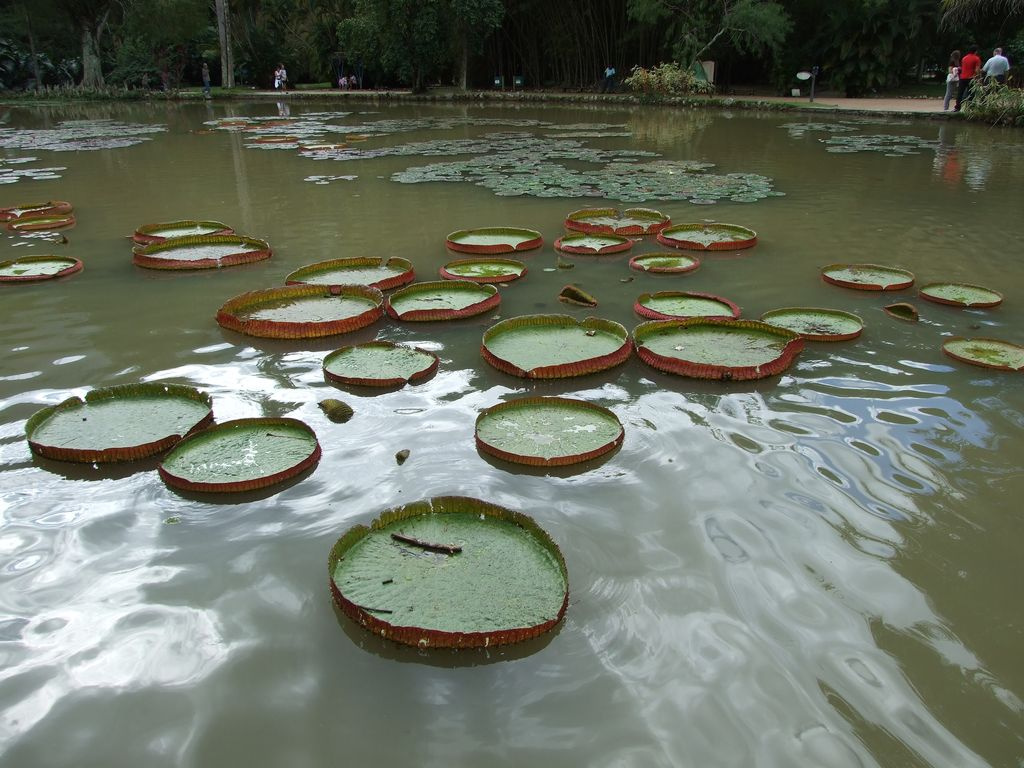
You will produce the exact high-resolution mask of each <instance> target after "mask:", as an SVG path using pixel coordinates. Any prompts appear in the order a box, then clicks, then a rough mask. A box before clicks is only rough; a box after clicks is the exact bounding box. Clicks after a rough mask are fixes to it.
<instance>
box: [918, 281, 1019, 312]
mask: <svg viewBox="0 0 1024 768" xmlns="http://www.w3.org/2000/svg"><path fill="white" fill-rule="evenodd" d="M919 295H920V296H921V298H922V299H927V300H928V301H934V302H936V303H938V304H950V305H953V306H958V307H975V308H979V309H980V308H985V307H995V306H998V305H999V304H1001V303H1002V302H1003V295H1002V294H1001V293H999V291H993V290H992V289H991V288H985V287H983V286H980V285H970V284H968V283H929V284H928V285H922V286H921V289H920V291H919Z"/></svg>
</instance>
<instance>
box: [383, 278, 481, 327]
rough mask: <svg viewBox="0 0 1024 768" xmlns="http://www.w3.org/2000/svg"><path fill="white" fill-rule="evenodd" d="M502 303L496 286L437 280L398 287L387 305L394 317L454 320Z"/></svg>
mask: <svg viewBox="0 0 1024 768" xmlns="http://www.w3.org/2000/svg"><path fill="white" fill-rule="evenodd" d="M500 303H501V297H500V296H499V295H498V289H497V288H495V287H494V286H493V285H481V284H479V283H474V282H472V281H470V280H435V281H433V282H427V283H413V284H411V285H407V286H406V287H405V288H400V289H398V290H397V291H395V292H394V293H393V294H391V295H390V296H389V297H388V298H387V302H386V305H385V308H386V310H387V313H388V316H389V317H392V318H394V319H395V320H407V321H424V320H455V319H459V318H463V317H473V316H474V315H479V314H482V313H484V312H489V311H491V310H492V309H494V308H495V307H497V306H498V305H499V304H500Z"/></svg>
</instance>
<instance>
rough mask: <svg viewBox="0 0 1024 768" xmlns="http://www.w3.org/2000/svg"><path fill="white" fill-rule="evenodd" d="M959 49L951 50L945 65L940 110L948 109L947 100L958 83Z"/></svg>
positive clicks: (951, 97)
mask: <svg viewBox="0 0 1024 768" xmlns="http://www.w3.org/2000/svg"><path fill="white" fill-rule="evenodd" d="M960 59H961V54H960V51H953V52H952V53H951V54H949V65H948V66H947V67H946V95H945V97H944V98H943V99H942V111H943V112H945V111H946V110H948V109H949V102H951V101H952V100H953V96H955V95H956V92H957V88H958V87H959V85H960Z"/></svg>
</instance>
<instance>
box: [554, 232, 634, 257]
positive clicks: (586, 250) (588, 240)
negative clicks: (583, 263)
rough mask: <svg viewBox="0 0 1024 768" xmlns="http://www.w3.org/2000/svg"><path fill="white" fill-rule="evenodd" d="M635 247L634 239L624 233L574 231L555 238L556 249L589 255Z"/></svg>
mask: <svg viewBox="0 0 1024 768" xmlns="http://www.w3.org/2000/svg"><path fill="white" fill-rule="evenodd" d="M632 247H633V241H632V240H630V239H629V238H628V237H623V236H622V235H605V234H588V233H586V232H574V233H572V234H570V235H562V236H561V237H560V238H558V239H557V240H555V250H556V251H562V252H563V253H577V254H583V255H589V256H604V255H605V254H610V253H622V252H623V251H628V250H629V249H630V248H632Z"/></svg>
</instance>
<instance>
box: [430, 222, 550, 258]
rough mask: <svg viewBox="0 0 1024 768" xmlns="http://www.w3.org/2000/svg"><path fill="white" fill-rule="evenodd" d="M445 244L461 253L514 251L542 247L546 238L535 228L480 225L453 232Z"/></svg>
mask: <svg viewBox="0 0 1024 768" xmlns="http://www.w3.org/2000/svg"><path fill="white" fill-rule="evenodd" d="M474 240H476V241H478V242H474ZM445 245H446V246H447V247H448V248H449V249H450V250H453V251H459V252H461V253H491V254H493V253H514V252H516V251H532V250H534V249H535V248H540V247H541V246H542V245H544V238H543V237H541V234H540V232H537V231H536V230H533V229H523V228H521V227H478V228H476V229H459V230H456V231H455V232H452V233H451V234H449V235H448V237H447V239H446V240H445Z"/></svg>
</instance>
